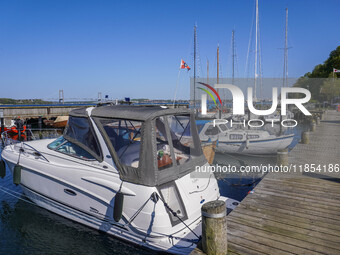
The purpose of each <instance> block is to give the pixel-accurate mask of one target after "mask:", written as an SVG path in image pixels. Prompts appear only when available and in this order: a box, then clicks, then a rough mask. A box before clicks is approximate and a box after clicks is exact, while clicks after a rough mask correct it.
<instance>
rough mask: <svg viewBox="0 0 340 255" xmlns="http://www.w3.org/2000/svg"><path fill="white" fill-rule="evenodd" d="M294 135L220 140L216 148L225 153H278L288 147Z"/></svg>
mask: <svg viewBox="0 0 340 255" xmlns="http://www.w3.org/2000/svg"><path fill="white" fill-rule="evenodd" d="M293 139H294V135H287V136H282V137H276V138H269V139H268V138H267V139H259V140H250V141H248V142H247V141H240V142H230V141H226V142H224V141H221V140H219V141H218V145H217V147H216V150H217V151H218V152H224V153H239V154H254V155H261V154H276V153H277V151H278V150H283V149H286V148H287V147H288V146H289V145H290V144H291V143H292V141H293Z"/></svg>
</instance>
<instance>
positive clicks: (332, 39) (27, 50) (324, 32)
mask: <svg viewBox="0 0 340 255" xmlns="http://www.w3.org/2000/svg"><path fill="white" fill-rule="evenodd" d="M259 5H260V6H259V12H260V36H261V51H262V71H263V76H264V77H281V76H282V65H283V52H282V50H280V49H279V48H282V47H283V45H284V23H285V8H286V7H288V8H289V35H288V37H289V40H288V41H289V46H290V47H292V48H291V49H290V50H289V76H290V77H298V76H301V75H303V74H304V73H306V72H308V71H311V70H312V69H313V67H314V66H315V65H317V64H319V63H322V62H323V61H324V60H326V59H327V57H328V55H329V53H330V51H332V50H334V49H335V48H336V47H337V46H339V45H340V33H339V32H338V31H339V28H338V23H339V22H338V10H339V8H338V6H339V1H338V0H326V1H315V0H309V1H302V0H298V1H297V0H282V1H273V0H259ZM254 6H255V0H240V1H228V0H225V1H217V0H211V1H198V0H196V1H190V0H186V1H161V0H158V1H147V0H145V1H113V0H112V1H98V0H97V1H94V0H93V1H85V0H81V1H75V0H74V1H71V0H68V1H67V0H58V1H57V0H54V1H52V0H21V1H17V0H1V1H0V87H1V92H0V93H1V94H0V97H11V98H45V99H48V98H57V97H58V91H59V89H63V90H64V93H65V97H66V98H96V97H97V93H98V92H102V94H103V95H106V94H108V95H109V96H110V98H123V97H125V96H129V97H131V98H152V99H154V98H164V99H168V98H173V94H174V90H175V87H176V81H177V75H178V68H179V64H180V60H181V58H183V59H184V60H185V61H186V62H187V63H188V64H189V65H192V62H193V59H192V52H193V26H194V24H195V23H197V26H198V30H197V31H198V43H199V57H200V59H201V62H200V70H198V74H199V75H200V76H201V77H205V76H206V60H207V59H209V62H210V76H211V77H212V76H216V74H215V73H216V47H217V44H219V45H220V63H221V67H220V72H221V76H222V77H229V76H230V75H231V31H232V29H233V28H234V29H235V31H236V32H235V33H236V51H237V73H236V75H237V76H238V77H244V76H245V74H247V73H246V72H245V62H246V56H247V50H248V42H249V34H250V28H251V24H252V20H253V13H254ZM250 68H253V67H252V66H251V67H250ZM337 68H340V67H337ZM252 72H253V71H250V72H249V73H250V74H251V73H252ZM192 75H193V73H192V71H189V72H186V71H185V70H183V71H181V73H180V80H179V86H180V89H179V93H178V97H179V98H188V97H189V77H190V76H192Z"/></svg>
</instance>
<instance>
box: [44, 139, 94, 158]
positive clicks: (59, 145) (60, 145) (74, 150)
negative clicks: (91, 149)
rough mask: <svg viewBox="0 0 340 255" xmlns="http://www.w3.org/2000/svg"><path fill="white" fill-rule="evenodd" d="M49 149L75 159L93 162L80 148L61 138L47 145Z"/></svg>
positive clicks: (90, 156)
mask: <svg viewBox="0 0 340 255" xmlns="http://www.w3.org/2000/svg"><path fill="white" fill-rule="evenodd" d="M47 147H48V148H49V149H52V150H55V151H59V152H61V153H64V154H68V155H71V156H74V157H77V158H81V159H85V160H95V157H93V156H92V155H91V154H90V153H88V152H87V151H86V150H84V149H83V148H81V147H80V146H78V145H76V144H74V143H71V142H69V141H67V140H66V139H65V138H64V137H63V136H61V137H59V138H57V139H56V140H54V141H53V142H52V143H50V144H49V145H47Z"/></svg>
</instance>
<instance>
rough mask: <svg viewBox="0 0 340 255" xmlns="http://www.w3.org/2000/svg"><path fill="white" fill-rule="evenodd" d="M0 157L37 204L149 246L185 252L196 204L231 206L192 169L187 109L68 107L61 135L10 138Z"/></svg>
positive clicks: (193, 138)
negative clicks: (12, 140) (21, 139)
mask: <svg viewBox="0 0 340 255" xmlns="http://www.w3.org/2000/svg"><path fill="white" fill-rule="evenodd" d="M184 134H185V136H184ZM183 137H185V139H182V138H183ZM2 158H3V160H4V161H5V162H6V163H7V165H8V166H9V168H10V170H11V171H12V173H13V180H14V183H15V184H19V185H20V186H21V187H22V189H23V191H24V194H25V195H26V196H27V197H28V198H29V199H31V200H32V201H33V202H34V203H36V204H37V205H38V206H40V207H43V208H45V209H47V210H49V211H52V212H54V213H56V214H59V215H61V216H64V217H66V218H68V219H71V220H74V221H76V222H79V223H82V224H84V225H87V226H89V227H92V228H94V229H97V230H100V231H103V232H105V233H108V234H110V235H113V236H116V237H119V238H121V239H123V240H126V241H130V242H133V243H135V244H138V245H141V246H146V247H149V248H151V249H154V250H161V251H167V252H170V253H175V254H188V253H189V252H190V251H191V250H192V249H194V248H195V247H196V244H197V242H198V240H199V239H200V236H201V206H202V205H203V204H204V203H206V202H207V201H212V200H224V201H226V204H227V209H228V211H230V210H232V209H233V208H234V207H235V206H236V205H237V201H235V200H232V199H229V198H226V197H223V196H220V193H219V188H218V185H217V181H216V179H215V176H214V174H213V173H211V172H209V168H207V169H206V171H207V172H206V173H205V174H206V178H199V177H197V176H194V175H193V173H194V171H195V168H197V166H207V165H208V163H207V160H206V158H205V157H204V155H203V152H202V148H201V145H200V140H199V136H198V132H197V127H196V123H195V119H194V115H193V114H192V113H191V111H189V110H188V109H167V108H163V107H142V106H123V105H116V106H113V105H104V106H97V107H90V108H87V109H85V108H83V109H75V110H73V111H71V112H70V116H69V120H68V125H67V127H66V129H65V131H64V134H63V136H61V137H59V138H58V139H56V140H52V139H44V140H37V141H30V142H22V143H13V144H10V145H8V146H6V147H5V148H4V149H3V151H2Z"/></svg>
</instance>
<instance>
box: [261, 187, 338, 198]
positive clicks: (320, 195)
mask: <svg viewBox="0 0 340 255" xmlns="http://www.w3.org/2000/svg"><path fill="white" fill-rule="evenodd" d="M261 189H272V190H275V191H277V192H281V191H284V192H287V193H293V194H299V196H310V197H317V198H319V199H322V200H326V201H330V200H338V201H340V194H339V193H336V192H334V191H332V192H331V191H328V192H327V193H326V192H320V191H314V190H313V189H307V188H303V187H300V186H299V185H295V186H293V185H292V186H288V185H278V184H277V183H268V182H264V183H262V185H261ZM332 202H334V201H332Z"/></svg>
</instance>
